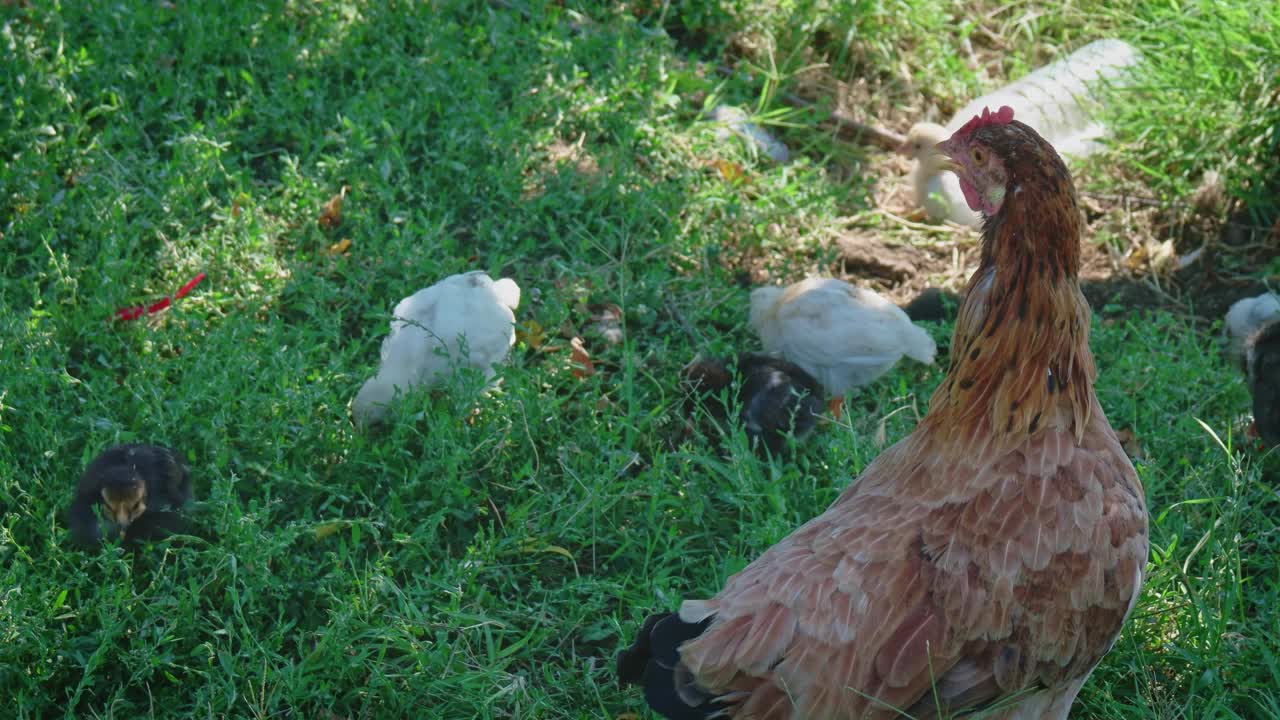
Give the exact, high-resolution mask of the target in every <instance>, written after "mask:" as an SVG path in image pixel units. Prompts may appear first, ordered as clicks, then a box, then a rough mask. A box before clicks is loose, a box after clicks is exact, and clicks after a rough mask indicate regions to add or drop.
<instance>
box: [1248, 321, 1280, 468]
mask: <svg viewBox="0 0 1280 720" xmlns="http://www.w3.org/2000/svg"><path fill="white" fill-rule="evenodd" d="M1245 357H1246V359H1247V360H1246V362H1247V363H1248V369H1249V393H1250V394H1251V395H1253V422H1254V424H1255V425H1256V426H1257V428H1258V435H1259V436H1260V437H1261V438H1262V442H1263V443H1264V444H1265V445H1266V446H1267V447H1275V446H1280V320H1273V321H1271V322H1269V323H1267V324H1266V325H1263V326H1262V328H1260V329H1259V330H1258V331H1257V332H1255V333H1254V334H1253V335H1250V336H1249V339H1248V340H1247V341H1245Z"/></svg>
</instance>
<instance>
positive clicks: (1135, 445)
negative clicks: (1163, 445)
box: [1116, 428, 1146, 460]
mask: <svg viewBox="0 0 1280 720" xmlns="http://www.w3.org/2000/svg"><path fill="white" fill-rule="evenodd" d="M1116 439H1117V440H1119V441H1120V446H1121V447H1123V448H1124V451H1125V452H1126V453H1128V455H1129V457H1131V458H1133V459H1134V460H1145V459H1146V455H1144V454H1143V452H1142V443H1140V442H1138V436H1137V435H1135V434H1134V432H1133V430H1132V429H1131V428H1122V429H1121V430H1118V431H1116Z"/></svg>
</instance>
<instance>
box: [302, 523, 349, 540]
mask: <svg viewBox="0 0 1280 720" xmlns="http://www.w3.org/2000/svg"><path fill="white" fill-rule="evenodd" d="M348 524H349V523H348V522H347V521H346V520H337V521H335V522H327V523H321V524H319V525H317V526H315V529H314V530H312V531H311V532H312V533H314V534H315V536H316V539H317V540H323V539H325V538H327V537H329V536H330V535H332V534H334V533H336V532H338V531H339V530H341V529H342V528H344V527H346V526H347V525H348Z"/></svg>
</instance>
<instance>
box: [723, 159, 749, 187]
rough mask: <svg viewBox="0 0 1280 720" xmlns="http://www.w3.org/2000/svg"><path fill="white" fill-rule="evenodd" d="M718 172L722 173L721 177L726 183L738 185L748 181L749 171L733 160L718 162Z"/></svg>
mask: <svg viewBox="0 0 1280 720" xmlns="http://www.w3.org/2000/svg"><path fill="white" fill-rule="evenodd" d="M716 170H718V171H720V177H722V178H724V180H725V182H730V183H738V182H744V181H746V179H747V171H746V170H743V169H742V166H741V165H739V164H738V163H736V162H733V161H732V160H717V161H716Z"/></svg>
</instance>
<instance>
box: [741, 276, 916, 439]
mask: <svg viewBox="0 0 1280 720" xmlns="http://www.w3.org/2000/svg"><path fill="white" fill-rule="evenodd" d="M751 326H752V327H753V328H755V330H756V332H757V333H758V334H759V335H760V340H761V342H762V343H763V344H764V349H765V351H766V352H770V353H777V354H781V355H782V357H783V358H785V359H787V360H788V361H790V362H793V363H795V364H796V365H799V366H800V367H801V368H802V369H804V370H805V371H806V372H808V373H809V374H810V375H812V376H814V377H815V378H817V380H818V382H820V383H822V386H823V387H824V388H826V390H827V392H829V393H831V394H832V395H833V396H834V397H833V398H832V400H831V403H830V408H831V411H832V412H833V413H836V414H837V415H838V414H839V412H840V410H839V408H840V407H841V405H842V404H843V401H844V397H843V396H844V394H845V392H847V391H848V390H849V389H850V388H853V387H858V386H861V385H866V384H868V383H870V382H872V381H873V380H875V379H876V378H878V377H880V376H881V375H883V374H884V373H886V372H888V371H889V369H890V368H892V367H893V366H894V364H895V363H897V362H898V360H900V359H901V358H902V356H903V355H906V356H907V357H910V358H912V359H914V360H917V361H919V362H922V363H925V364H931V363H932V362H933V356H934V354H935V353H936V352H937V346H936V345H935V344H934V342H933V338H931V337H929V333H927V332H925V331H924V329H922V328H920V327H918V326H916V325H914V324H912V322H911V319H910V318H908V317H907V314H906V313H905V312H903V311H902V309H901V308H899V307H898V306H897V305H894V304H893V303H891V302H889V301H888V300H886V299H885V298H883V297H881V296H879V295H877V294H876V293H874V292H872V291H870V290H864V289H862V288H857V287H854V286H852V285H850V284H849V283H847V282H844V281H843V280H837V279H835V278H809V279H807V280H801V281H800V282H798V283H794V284H792V285H789V286H788V287H785V288H780V287H762V288H756V289H755V290H752V291H751Z"/></svg>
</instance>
